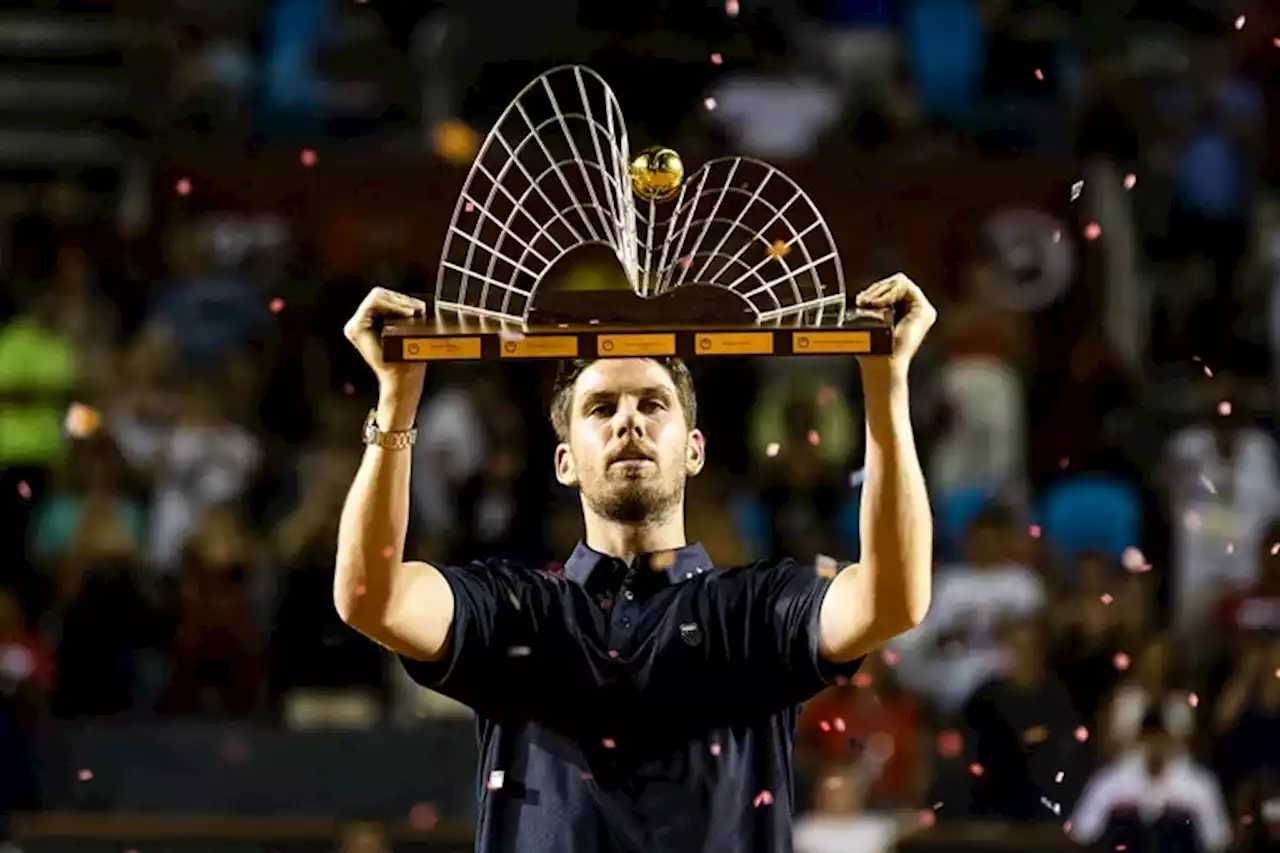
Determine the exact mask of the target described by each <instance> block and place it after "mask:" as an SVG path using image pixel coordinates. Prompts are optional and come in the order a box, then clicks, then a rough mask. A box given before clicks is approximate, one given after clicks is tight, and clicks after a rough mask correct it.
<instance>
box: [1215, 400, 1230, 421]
mask: <svg viewBox="0 0 1280 853" xmlns="http://www.w3.org/2000/svg"><path fill="white" fill-rule="evenodd" d="M1218 414H1220V415H1222V416H1223V417H1224V418H1225V417H1228V416H1230V414H1231V401H1230V400H1223V401H1222V402H1221V403H1219V404H1218Z"/></svg>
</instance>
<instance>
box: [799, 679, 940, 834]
mask: <svg viewBox="0 0 1280 853" xmlns="http://www.w3.org/2000/svg"><path fill="white" fill-rule="evenodd" d="M920 715H921V709H920V707H919V705H918V703H917V702H916V700H915V698H914V697H912V696H911V695H910V694H909V693H906V692H905V691H904V690H902V688H901V686H900V685H899V684H898V683H897V680H896V679H895V678H894V676H893V671H892V670H891V669H890V668H889V667H887V666H886V665H885V663H884V661H883V658H882V657H881V656H872V657H869V658H867V660H866V662H865V663H864V664H863V668H862V670H861V671H859V673H858V676H857V678H856V679H855V680H854V681H852V682H850V683H847V684H840V685H836V686H834V687H829V688H827V689H826V690H825V691H823V692H822V693H820V694H819V695H818V696H816V697H814V698H813V699H812V700H810V701H809V702H808V703H807V704H806V705H805V707H804V711H803V713H802V714H801V717H800V723H799V737H800V750H801V758H802V760H803V763H805V764H807V765H809V769H811V770H812V771H813V773H814V775H816V776H817V779H818V781H819V783H822V782H823V780H825V779H828V778H829V777H830V776H832V775H833V774H834V775H836V776H838V775H839V774H841V773H842V772H843V771H844V770H846V769H848V768H849V767H852V766H854V764H855V763H856V759H858V758H866V757H868V756H867V755H864V754H863V753H869V752H874V750H873V749H870V747H869V744H870V743H871V741H872V739H873V738H875V739H877V744H878V745H879V744H883V745H884V753H885V754H886V757H885V759H884V764H883V766H882V767H879V768H878V769H876V771H875V772H874V773H872V774H871V776H870V778H868V779H865V780H864V781H863V783H862V784H863V786H864V788H865V790H864V791H863V799H864V800H865V802H866V803H867V805H868V806H869V807H870V808H873V809H891V808H902V807H904V806H910V805H914V804H915V803H916V802H918V801H919V798H920V795H921V794H922V793H923V791H924V790H925V786H926V784H927V781H928V776H927V773H928V770H929V769H930V768H929V766H928V763H927V762H926V761H925V757H924V755H922V754H921V751H920V749H919V744H918V742H919V740H920ZM819 793H820V792H819Z"/></svg>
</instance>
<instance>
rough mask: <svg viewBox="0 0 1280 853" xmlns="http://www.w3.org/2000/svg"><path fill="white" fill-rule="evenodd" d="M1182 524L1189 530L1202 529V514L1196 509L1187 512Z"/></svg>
mask: <svg viewBox="0 0 1280 853" xmlns="http://www.w3.org/2000/svg"><path fill="white" fill-rule="evenodd" d="M1182 524H1183V526H1184V527H1186V528H1187V529H1188V530H1199V529H1200V513H1198V512H1196V511H1195V510H1194V509H1190V510H1187V513H1186V515H1184V516H1182Z"/></svg>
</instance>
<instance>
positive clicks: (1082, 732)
mask: <svg viewBox="0 0 1280 853" xmlns="http://www.w3.org/2000/svg"><path fill="white" fill-rule="evenodd" d="M1075 738H1076V742H1077V743H1084V742H1085V741H1087V740H1088V739H1089V730H1088V729H1086V728H1085V727H1084V726H1079V727H1077V728H1076V730H1075Z"/></svg>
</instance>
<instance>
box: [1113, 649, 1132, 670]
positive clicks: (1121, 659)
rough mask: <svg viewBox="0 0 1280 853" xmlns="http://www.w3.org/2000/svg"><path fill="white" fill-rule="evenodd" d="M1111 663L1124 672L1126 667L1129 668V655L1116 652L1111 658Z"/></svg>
mask: <svg viewBox="0 0 1280 853" xmlns="http://www.w3.org/2000/svg"><path fill="white" fill-rule="evenodd" d="M1111 663H1113V664H1114V665H1115V668H1116V669H1118V670H1120V671H1121V672H1124V671H1125V670H1126V669H1128V668H1129V663H1130V660H1129V656H1128V655H1127V654H1125V653H1124V652H1116V654H1115V657H1113V658H1112V659H1111Z"/></svg>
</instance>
